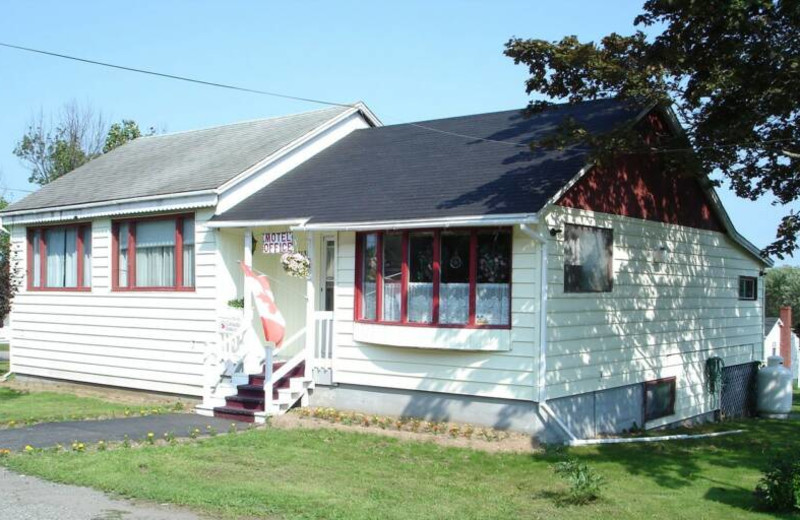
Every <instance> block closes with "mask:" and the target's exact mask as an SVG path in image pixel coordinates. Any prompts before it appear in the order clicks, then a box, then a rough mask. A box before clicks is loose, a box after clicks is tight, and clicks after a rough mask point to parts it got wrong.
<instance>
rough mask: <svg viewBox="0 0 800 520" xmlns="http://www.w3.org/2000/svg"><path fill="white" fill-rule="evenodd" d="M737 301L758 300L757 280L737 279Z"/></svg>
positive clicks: (750, 277)
mask: <svg viewBox="0 0 800 520" xmlns="http://www.w3.org/2000/svg"><path fill="white" fill-rule="evenodd" d="M739 299H740V300H757V299H758V279H757V278H755V277H754V276H740V277H739Z"/></svg>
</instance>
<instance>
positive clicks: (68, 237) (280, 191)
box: [0, 101, 766, 438]
mask: <svg viewBox="0 0 800 520" xmlns="http://www.w3.org/2000/svg"><path fill="white" fill-rule="evenodd" d="M565 117H572V118H574V119H576V120H578V121H579V122H582V123H583V124H584V125H585V126H586V127H587V129H588V130H589V131H593V132H602V131H606V130H609V129H611V128H614V127H616V126H617V125H620V124H629V125H635V126H636V128H638V129H640V130H641V131H642V132H646V133H647V135H648V136H650V137H651V139H653V140H654V142H655V143H656V144H657V142H658V139H659V136H660V135H662V134H664V133H666V132H679V131H680V128H679V127H678V125H677V124H676V123H675V122H674V119H673V116H672V114H671V112H670V111H669V110H666V109H663V108H660V107H650V108H647V109H642V108H641V107H638V108H637V107H631V106H630V105H628V104H624V103H620V102H616V101H596V102H587V103H582V104H579V105H575V106H566V105H564V106H557V107H554V108H551V109H548V110H546V111H544V112H542V113H540V114H537V115H534V116H532V117H525V116H524V115H523V113H522V112H521V111H518V110H515V111H506V112H497V113H491V114H481V115H474V116H465V117H457V118H451V119H443V120H437V121H426V122H420V123H413V124H404V125H394V126H385V127H384V126H381V124H380V122H379V121H378V119H377V118H376V117H375V116H374V115H373V114H372V113H371V112H370V111H369V109H368V108H367V107H365V106H364V105H363V104H355V105H353V106H352V107H349V106H348V107H336V108H331V109H326V110H321V111H315V112H309V113H306V114H300V115H296V116H289V117H283V118H277V119H268V120H261V121H254V122H249V123H240V124H233V125H228V126H223V127H218V128H212V129H207V130H198V131H193V132H184V133H178V134H170V135H163V136H154V137H147V138H141V139H137V140H135V141H133V142H131V143H129V144H127V145H125V146H122V147H121V148H119V149H117V150H114V151H112V152H111V153H109V154H107V155H104V156H102V157H100V158H98V159H96V160H94V161H92V162H90V163H88V164H87V165H85V166H83V167H81V168H79V169H77V170H75V171H74V172H72V173H70V174H68V175H66V176H65V177H63V178H61V179H59V180H57V181H55V182H53V183H51V184H50V185H47V186H45V187H44V188H42V189H41V190H40V191H38V192H37V193H34V194H32V195H30V196H28V197H27V198H25V199H23V200H22V201H20V202H18V203H16V204H14V205H12V206H10V207H8V208H7V209H6V210H5V211H3V212H2V213H0V217H1V218H2V225H3V226H4V227H5V228H7V229H9V230H10V232H11V234H12V237H13V248H14V253H15V255H16V258H17V259H18V261H19V262H21V264H22V265H23V266H25V275H24V279H23V280H21V281H20V283H21V288H20V289H21V290H20V293H19V294H18V295H17V297H16V299H15V302H14V307H13V311H12V315H11V321H12V331H13V332H12V339H11V369H12V370H13V371H14V372H16V373H18V374H21V375H26V376H36V377H46V378H55V379H68V380H74V381H82V382H87V383H95V384H101V385H111V386H121V387H127V388H139V389H144V390H150V391H159V392H169V393H176V394H186V395H195V396H202V397H203V399H204V405H203V406H201V407H200V408H199V411H201V413H209V414H211V413H214V414H216V415H220V416H224V417H232V418H238V419H242V420H263V418H264V417H265V416H266V415H268V414H272V413H281V412H283V411H285V410H286V409H287V408H288V407H290V406H294V405H301V406H303V405H307V404H311V405H325V406H335V407H339V408H343V409H352V410H360V411H365V412H370V413H380V414H397V415H407V416H419V417H427V418H431V419H440V420H442V419H449V420H455V421H467V422H473V423H478V424H487V425H491V426H494V427H498V428H512V429H517V430H521V431H527V432H530V433H532V434H536V435H541V436H543V437H545V438H555V437H564V436H572V437H591V436H595V435H597V434H600V433H609V432H618V431H621V430H624V429H628V428H631V427H634V426H637V427H647V428H655V427H660V426H665V425H670V424H675V423H679V422H683V421H687V420H702V419H705V418H709V417H712V416H713V415H714V412H715V411H716V410H717V409H718V408H719V406H720V405H719V402H720V396H717V395H712V393H711V392H710V391H709V390H708V385H707V381H706V379H705V377H706V376H705V373H706V371H705V364H706V361H707V360H708V359H709V358H710V357H721V358H722V359H723V360H724V363H725V366H726V368H725V370H726V371H729V372H731V371H736V370H749V367H751V366H752V363H753V362H755V361H757V360H759V359H760V358H761V354H762V343H763V284H761V283H759V278H760V276H761V271H762V269H763V268H764V267H765V265H766V264H765V261H764V260H762V259H761V257H760V256H759V254H758V251H757V250H756V248H755V247H753V246H752V245H751V244H750V243H749V242H747V241H746V240H745V239H744V238H743V237H741V236H740V235H739V234H738V233H737V232H736V230H735V229H734V228H733V226H732V225H731V222H730V220H729V219H728V217H727V215H726V213H725V211H724V209H723V208H722V206H721V204H720V202H719V199H718V198H717V196H716V195H715V193H714V191H713V189H712V188H711V187H710V186H709V184H708V183H707V182H705V181H704V179H702V178H699V177H697V176H694V175H688V174H686V175H682V174H678V173H676V172H674V171H670V172H666V171H665V169H664V167H663V165H662V163H661V157H660V156H659V155H658V154H654V155H652V156H642V155H637V156H628V157H625V158H624V159H619V160H617V161H616V162H614V163H613V164H605V165H604V166H600V165H594V164H592V163H591V162H590V158H589V154H588V151H587V150H585V149H583V148H580V147H578V146H573V147H569V148H566V149H564V150H556V151H546V150H540V151H531V150H530V148H529V147H528V146H527V144H526V143H529V142H531V141H533V140H535V139H537V138H540V137H542V136H544V135H547V134H548V133H549V132H551V131H552V130H553V129H554V128H555V127H556V126H557V124H558V122H559V121H561V120H563V118H565ZM287 249H292V250H297V251H303V252H305V254H307V256H308V257H309V259H310V262H311V274H310V276H309V277H308V279H300V278H295V277H292V276H289V275H288V274H287V273H286V272H285V271H284V270H283V268H282V267H281V262H280V254H277V253H279V252H281V251H285V250H287ZM240 263H244V264H246V265H252V266H254V267H255V269H257V270H258V271H261V272H263V273H266V275H267V276H268V277H269V279H270V281H271V284H272V288H273V290H274V293H275V298H276V301H277V303H278V306H279V307H280V309H281V311H282V313H283V314H284V316H285V318H286V322H287V331H286V339H285V341H284V343H283V345H282V346H281V348H280V349H278V350H277V352H276V354H275V356H276V358H275V362H274V364H273V363H270V360H269V359H268V356H267V352H270V351H271V349H270V348H269V346H268V345H267V346H266V348H265V342H264V340H263V337H262V336H261V332H260V327H259V326H258V319H257V316H255V315H254V313H253V311H252V307H253V305H252V298H251V297H250V295H249V292H248V291H245V287H244V284H243V276H242V271H241V268H240ZM240 298H244V302H243V305H244V309H243V310H238V309H235V308H231V306H230V305H229V302H235V301H236V300H238V299H240ZM263 364H268V365H270V369H268V370H264V369H263V368H262V365H263ZM731 373H732V372H731ZM270 374H272V375H271V376H270ZM722 397H723V399H722V401H725V399H724V396H722Z"/></svg>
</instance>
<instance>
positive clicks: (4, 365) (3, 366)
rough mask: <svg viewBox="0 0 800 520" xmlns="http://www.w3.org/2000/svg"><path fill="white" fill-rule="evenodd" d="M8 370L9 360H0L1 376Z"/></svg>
mask: <svg viewBox="0 0 800 520" xmlns="http://www.w3.org/2000/svg"><path fill="white" fill-rule="evenodd" d="M6 372H8V361H0V376H2V375H5V374H6Z"/></svg>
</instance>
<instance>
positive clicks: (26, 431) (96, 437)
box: [0, 413, 247, 518]
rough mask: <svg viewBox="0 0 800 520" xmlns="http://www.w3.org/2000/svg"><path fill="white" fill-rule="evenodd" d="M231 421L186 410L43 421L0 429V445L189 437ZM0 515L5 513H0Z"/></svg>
mask: <svg viewBox="0 0 800 520" xmlns="http://www.w3.org/2000/svg"><path fill="white" fill-rule="evenodd" d="M230 425H231V421H228V420H224V419H217V418H214V417H203V416H200V415H197V414H185V413H172V414H164V415H148V416H145V417H131V418H127V419H106V420H101V421H69V422H54V423H42V424H36V425H34V426H26V427H24V428H9V429H7V430H0V449H9V450H12V451H17V450H21V449H23V448H25V446H27V445H31V446H33V447H34V448H48V447H52V446H55V445H57V444H61V445H62V446H65V447H68V446H69V445H70V444H72V443H73V442H75V441H78V442H83V443H85V444H93V443H96V442H98V441H106V442H114V441H123V440H125V436H126V435H127V437H128V438H129V439H130V440H131V441H140V440H142V439H144V438H145V437H146V436H147V434H148V433H151V432H152V433H153V434H155V436H156V438H157V439H160V438H163V436H164V434H165V433H167V432H172V433H173V434H174V435H175V437H176V438H181V437H189V436H190V435H189V433H190V432H191V431H192V430H194V429H195V428H197V429H199V430H200V435H201V436H202V435H208V433H209V430H208V428H207V427H208V426H211V428H212V429H213V430H214V431H216V432H217V433H225V432H227V431H228V429H229V428H230ZM237 426H238V427H239V428H240V429H244V428H245V427H246V426H247V425H246V424H244V423H237ZM0 489H2V487H0ZM0 518H5V517H3V516H2V515H0Z"/></svg>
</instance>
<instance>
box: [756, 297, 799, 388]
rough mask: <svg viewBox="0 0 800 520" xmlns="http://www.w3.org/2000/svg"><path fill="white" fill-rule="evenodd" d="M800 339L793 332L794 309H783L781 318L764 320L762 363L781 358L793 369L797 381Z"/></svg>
mask: <svg viewBox="0 0 800 520" xmlns="http://www.w3.org/2000/svg"><path fill="white" fill-rule="evenodd" d="M799 349H800V338H798V337H797V334H795V333H794V332H793V331H792V308H791V307H781V309H780V317H768V318H764V352H763V354H762V356H761V359H762V361H764V362H766V360H767V358H769V357H770V356H781V357H782V358H783V362H784V365H786V366H787V367H790V368H791V369H792V376H793V378H794V379H795V380H796V379H798V377H799V376H800V369H799V368H798V367H799V365H800V356H799V355H798V354H799V353H800V350H799Z"/></svg>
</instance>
